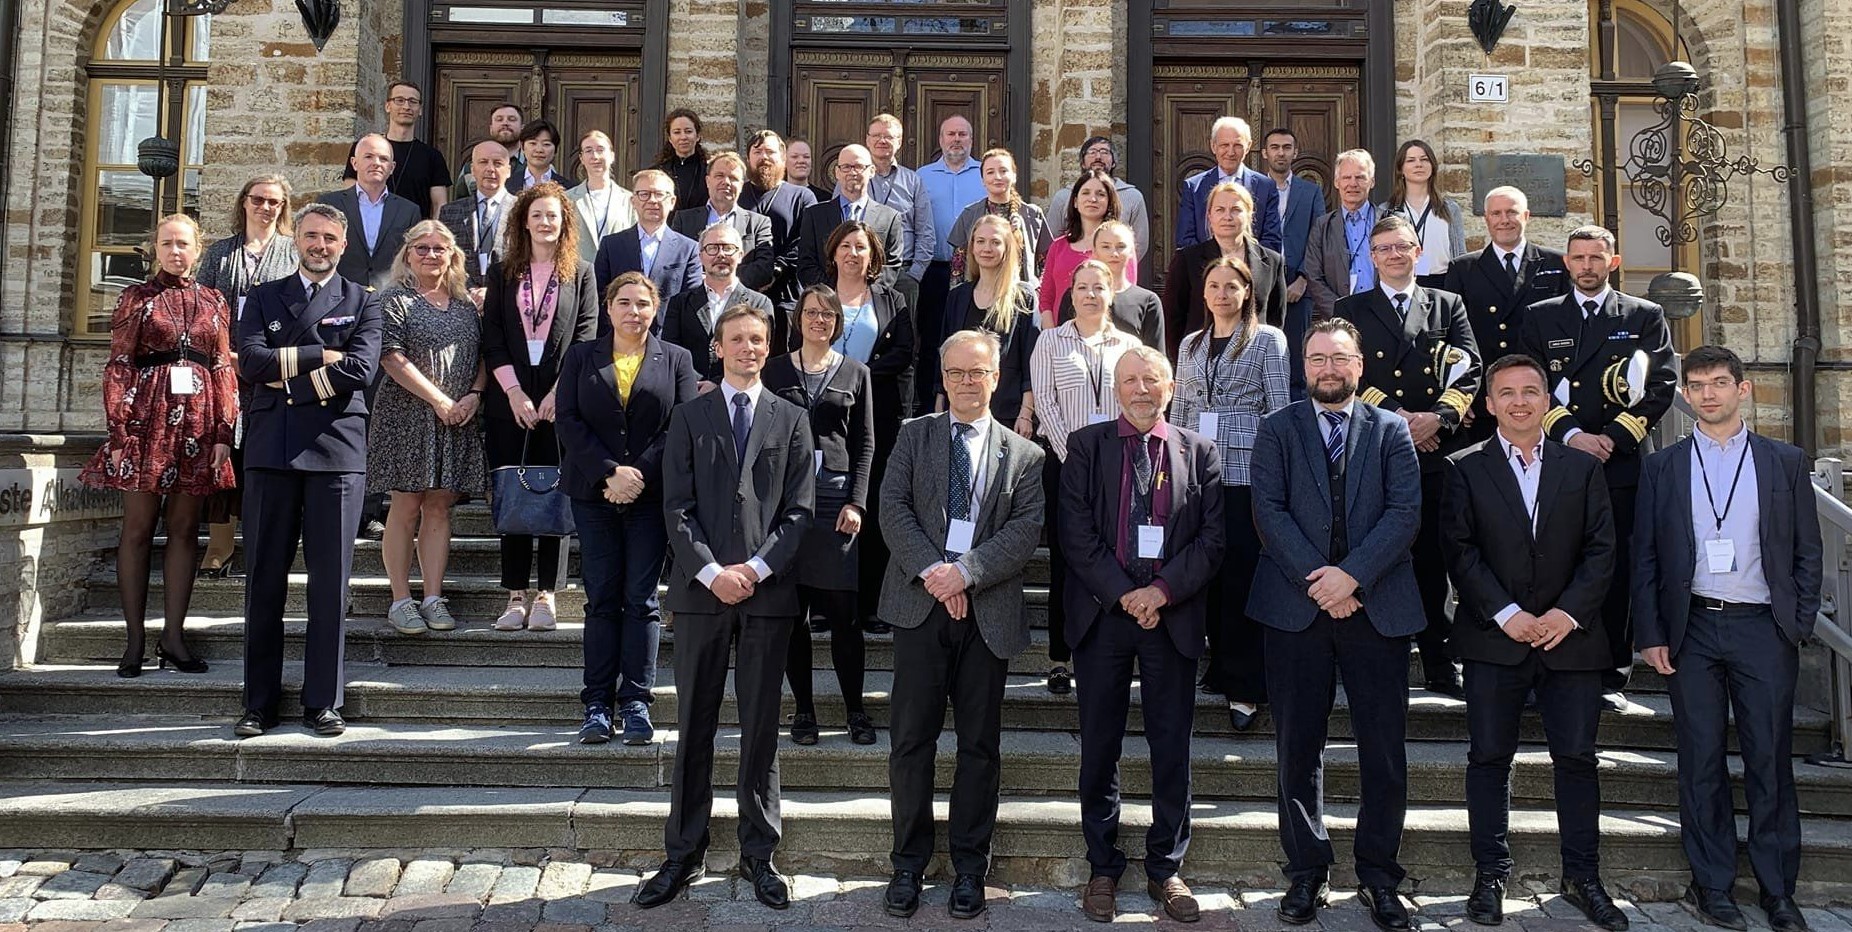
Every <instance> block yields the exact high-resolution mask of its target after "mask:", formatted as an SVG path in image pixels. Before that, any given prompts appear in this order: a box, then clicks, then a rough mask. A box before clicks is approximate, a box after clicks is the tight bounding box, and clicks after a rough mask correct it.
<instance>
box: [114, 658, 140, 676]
mask: <svg viewBox="0 0 1852 932" xmlns="http://www.w3.org/2000/svg"><path fill="white" fill-rule="evenodd" d="M116 675H117V676H120V677H122V678H123V679H125V680H132V679H134V678H136V677H138V676H140V675H141V658H140V657H136V658H135V659H134V660H124V661H122V662H121V663H119V664H116Z"/></svg>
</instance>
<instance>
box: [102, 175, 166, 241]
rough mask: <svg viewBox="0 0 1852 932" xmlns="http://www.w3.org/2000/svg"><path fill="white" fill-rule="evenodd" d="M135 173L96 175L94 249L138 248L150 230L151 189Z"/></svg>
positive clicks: (151, 184)
mask: <svg viewBox="0 0 1852 932" xmlns="http://www.w3.org/2000/svg"><path fill="white" fill-rule="evenodd" d="M153 184H154V183H153V181H152V180H151V179H149V177H148V176H147V175H144V174H142V173H141V172H135V171H105V172H97V179H96V245H98V246H140V245H142V244H143V243H144V242H146V241H147V239H148V234H149V232H150V231H151V230H152V229H153V227H154V214H153V210H154V187H153Z"/></svg>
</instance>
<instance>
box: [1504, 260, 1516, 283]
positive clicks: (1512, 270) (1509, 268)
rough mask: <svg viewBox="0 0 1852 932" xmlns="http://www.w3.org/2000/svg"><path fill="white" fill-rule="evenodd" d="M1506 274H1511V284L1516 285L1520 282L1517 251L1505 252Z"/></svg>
mask: <svg viewBox="0 0 1852 932" xmlns="http://www.w3.org/2000/svg"><path fill="white" fill-rule="evenodd" d="M1505 274H1506V275H1509V276H1511V284H1513V285H1516V284H1517V283H1518V254H1517V253H1515V252H1508V253H1505Z"/></svg>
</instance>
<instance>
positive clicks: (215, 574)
mask: <svg viewBox="0 0 1852 932" xmlns="http://www.w3.org/2000/svg"><path fill="white" fill-rule="evenodd" d="M231 574H232V565H231V559H230V558H227V559H226V560H225V562H224V563H221V564H219V565H218V566H207V565H205V564H203V563H202V564H200V566H199V573H198V574H197V575H198V576H199V578H200V579H230V578H231Z"/></svg>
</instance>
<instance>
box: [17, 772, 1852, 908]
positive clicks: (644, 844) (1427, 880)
mask: <svg viewBox="0 0 1852 932" xmlns="http://www.w3.org/2000/svg"><path fill="white" fill-rule="evenodd" d="M782 808H783V823H784V834H783V838H782V840H781V843H780V845H779V849H778V859H779V863H780V865H781V866H782V867H784V868H785V869H786V870H787V871H792V872H801V873H825V874H843V875H866V876H884V875H885V873H886V871H887V870H888V869H889V867H888V856H887V853H888V850H889V848H890V847H891V845H892V834H891V829H890V825H891V823H890V813H889V801H888V798H887V796H886V794H885V793H857V792H850V793H818V792H808V791H794V792H786V793H784V794H783V807H782ZM668 809H669V794H668V792H667V791H666V790H612V789H583V788H576V787H568V788H559V789H545V788H540V789H509V788H485V787H459V786H438V787H416V788H414V787H404V788H396V787H387V788H382V787H321V786H315V785H300V784H281V785H275V786H246V785H229V784H223V783H163V782H158V781H155V782H142V783H136V784H114V783H100V784H82V783H71V782H68V781H67V782H20V783H12V784H0V837H3V838H6V839H7V843H8V844H10V845H15V846H18V847H21V848H28V849H29V848H60V847H62V848H122V849H148V848H158V849H203V850H241V849H242V850H298V849H309V848H340V849H365V848H390V849H407V848H418V847H428V848H445V849H454V848H465V847H496V848H510V847H535V848H574V849H598V850H600V851H601V855H608V856H609V857H610V859H611V860H612V861H613V862H614V863H616V864H620V865H626V866H634V867H644V868H648V867H653V866H654V865H655V864H656V863H657V862H658V861H659V860H660V858H661V851H662V849H661V844H662V826H663V821H664V819H665V818H666V816H667V814H668ZM934 814H935V816H936V817H937V819H938V820H939V822H940V823H941V828H940V838H941V839H943V837H944V836H943V833H944V829H943V822H944V819H945V816H946V804H945V803H944V802H943V801H939V802H936V803H935V804H934ZM1326 819H1327V824H1328V825H1329V827H1330V829H1331V835H1332V842H1333V844H1334V846H1335V847H1337V848H1338V850H1340V851H1346V852H1347V851H1348V850H1349V848H1350V844H1351V836H1352V834H1353V832H1354V829H1355V825H1356V810H1355V807H1352V806H1348V805H1344V804H1336V805H1332V806H1330V807H1328V809H1327V811H1326ZM737 821H738V820H737V814H736V808H735V805H734V802H733V800H732V798H731V797H730V796H727V795H722V796H720V797H719V798H717V799H716V800H715V802H714V820H713V824H712V827H711V834H712V837H713V839H714V847H713V849H712V850H710V851H709V855H708V860H709V865H710V867H712V868H713V869H715V870H727V869H730V868H731V866H732V865H733V864H734V861H735V857H736V853H737V849H735V848H733V841H732V839H733V838H734V837H736V831H737ZM1080 821H1081V815H1080V807H1079V804H1078V803H1077V802H1076V801H1074V800H1073V799H1072V797H1071V795H1065V794H1064V795H1062V796H1056V797H1046V796H1017V795H1005V796H1003V797H1002V798H1001V799H1000V801H999V806H998V819H997V831H996V835H995V855H996V858H995V863H994V867H993V869H992V871H991V876H992V878H993V879H995V880H997V881H999V882H1003V883H1039V884H1044V885H1057V886H1071V885H1076V884H1079V883H1080V882H1082V881H1083V880H1084V879H1085V878H1086V875H1087V868H1086V862H1085V861H1084V859H1083V858H1082V854H1083V851H1084V849H1083V844H1082V840H1081V837H1080V832H1079V830H1078V829H1077V826H1078V825H1079V824H1080ZM1149 824H1150V809H1149V806H1147V805H1145V804H1142V803H1138V802H1128V803H1126V804H1125V806H1124V810H1123V815H1122V819H1121V830H1120V843H1121V845H1122V846H1123V847H1124V848H1125V849H1126V853H1127V855H1128V856H1130V857H1132V858H1139V857H1141V856H1142V854H1143V847H1142V845H1141V844H1140V840H1141V839H1142V838H1143V836H1144V829H1145V828H1146V827H1147V826H1148V825H1149ZM1737 831H1738V835H1739V837H1740V836H1742V835H1744V834H1746V832H1747V826H1746V825H1745V824H1744V820H1742V819H1740V818H1739V819H1738V829H1737ZM1601 832H1602V862H1603V875H1604V879H1605V880H1607V881H1608V883H1609V886H1610V889H1614V888H1616V887H1618V888H1620V889H1621V890H1625V891H1628V893H1629V895H1631V896H1634V897H1636V898H1639V899H1648V900H1652V899H1672V898H1675V897H1676V896H1677V895H1678V893H1679V891H1680V890H1681V889H1682V887H1683V886H1684V884H1685V883H1686V882H1688V877H1689V875H1688V867H1687V865H1686V862H1685V857H1684V853H1683V850H1682V849H1681V847H1680V845H1679V832H1678V825H1677V820H1676V819H1675V818H1673V817H1672V816H1671V815H1669V814H1667V813H1664V812H1659V811H1652V810H1627V809H1616V810H1609V811H1607V812H1605V813H1604V814H1603V815H1602V819H1601ZM1191 834H1192V838H1191V845H1190V856H1189V861H1188V873H1189V876H1190V879H1191V880H1192V881H1196V882H1199V883H1205V884H1208V883H1239V884H1246V885H1253V886H1263V885H1265V886H1270V887H1276V888H1277V887H1278V886H1279V884H1280V880H1279V862H1280V849H1279V839H1278V814H1277V811H1276V807H1275V806H1274V804H1273V803H1271V802H1242V801H1225V802H1211V801H1204V802H1199V803H1198V804H1197V805H1196V806H1194V807H1193V811H1192V833H1191ZM1509 837H1510V841H1511V847H1512V854H1513V856H1514V857H1515V858H1516V860H1517V862H1518V863H1519V864H1520V865H1522V867H1523V869H1524V871H1525V873H1526V874H1531V873H1541V874H1553V873H1554V872H1555V870H1556V864H1557V863H1558V860H1557V859H1558V841H1559V838H1558V834H1557V829H1556V818H1555V816H1554V814H1553V813H1551V812H1548V811H1543V810H1537V809H1527V808H1519V809H1517V810H1516V811H1514V812H1513V813H1512V815H1511V828H1510V836H1509ZM1802 844H1803V852H1802V855H1801V865H1800V881H1801V883H1800V891H1799V895H1800V898H1801V899H1802V900H1803V901H1808V902H1813V901H1838V900H1844V899H1846V898H1847V896H1848V895H1849V894H1852V882H1849V881H1848V878H1852V823H1848V822H1846V821H1843V820H1834V819H1809V820H1806V821H1805V822H1804V823H1803V826H1802ZM938 848H939V850H941V851H943V849H944V842H943V841H942V840H941V841H940V842H939V844H938ZM1400 861H1401V862H1402V864H1403V865H1404V866H1405V867H1406V868H1407V869H1408V871H1409V874H1410V879H1409V882H1408V883H1407V884H1406V885H1405V888H1406V889H1407V890H1408V891H1410V892H1418V893H1420V894H1422V895H1429V896H1432V895H1439V894H1446V893H1459V892H1463V891H1464V890H1465V889H1467V887H1469V886H1470V883H1471V877H1472V875H1471V864H1472V862H1471V857H1470V855H1469V853H1468V849H1467V820H1466V814H1465V812H1464V810H1462V809H1460V808H1457V807H1448V806H1411V807H1410V808H1409V810H1408V813H1407V818H1406V820H1405V831H1404V834H1403V840H1402V847H1401V852H1400ZM1347 864H1348V858H1347V857H1345V858H1341V859H1340V863H1339V866H1338V869H1337V870H1335V871H1334V872H1333V877H1332V885H1333V886H1334V887H1344V886H1349V885H1350V883H1351V880H1350V870H1349V869H1348V867H1347V866H1346V865H1347ZM943 866H944V864H943V858H942V857H941V858H940V859H938V860H937V861H936V862H935V865H934V869H933V871H932V873H933V874H935V875H937V874H939V873H941V872H942V871H943ZM1740 870H1741V872H1742V875H1743V876H1745V877H1747V876H1749V868H1748V865H1747V863H1744V864H1743V865H1742V867H1741V868H1740Z"/></svg>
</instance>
